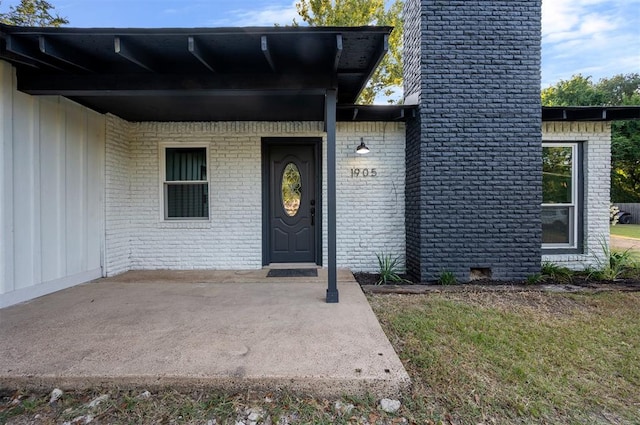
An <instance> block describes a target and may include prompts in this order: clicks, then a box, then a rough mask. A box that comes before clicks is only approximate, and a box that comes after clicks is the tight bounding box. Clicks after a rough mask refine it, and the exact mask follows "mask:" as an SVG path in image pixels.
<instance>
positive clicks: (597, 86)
mask: <svg viewBox="0 0 640 425" xmlns="http://www.w3.org/2000/svg"><path fill="white" fill-rule="evenodd" d="M542 104H543V105H544V106H618V105H640V74H637V73H634V74H626V75H623V74H620V75H616V76H614V77H612V78H603V79H601V80H600V81H598V82H597V83H593V82H592V81H591V77H583V76H582V75H579V74H578V75H574V76H573V77H572V78H571V79H570V80H568V81H564V80H562V81H560V82H559V83H557V84H556V85H555V86H552V87H548V88H546V89H544V90H543V91H542ZM611 200H612V201H613V202H640V121H631V120H630V121H614V122H613V123H612V124H611Z"/></svg>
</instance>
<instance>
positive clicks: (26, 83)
mask: <svg viewBox="0 0 640 425" xmlns="http://www.w3.org/2000/svg"><path fill="white" fill-rule="evenodd" d="M285 83H286V84H285ZM330 86H331V76H330V75H326V74H214V75H211V74H208V75H173V74H48V75H42V74H40V73H37V72H23V73H21V74H20V76H19V78H18V89H19V90H21V91H23V92H25V93H29V94H33V95H55V94H57V95H62V96H98V95H101V96H117V95H119V94H122V95H139V94H140V93H147V94H150V93H152V92H154V91H155V92H163V93H167V92H169V93H170V92H174V91H175V92H184V93H192V95H196V93H201V94H203V95H205V94H210V93H215V92H220V93H224V92H227V93H231V92H233V91H235V92H241V91H253V92H258V91H265V92H268V91H278V90H282V91H283V92H284V91H285V90H284V89H287V90H289V91H294V92H315V91H318V92H321V93H324V92H322V90H326V88H327V87H330Z"/></svg>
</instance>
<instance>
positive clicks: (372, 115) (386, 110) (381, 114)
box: [336, 105, 418, 122]
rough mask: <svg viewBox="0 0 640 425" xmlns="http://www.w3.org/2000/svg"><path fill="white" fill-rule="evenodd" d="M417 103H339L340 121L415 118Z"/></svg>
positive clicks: (404, 119)
mask: <svg viewBox="0 0 640 425" xmlns="http://www.w3.org/2000/svg"><path fill="white" fill-rule="evenodd" d="M417 110H418V109H417V106H415V105H339V106H338V108H337V112H336V113H337V116H338V117H337V118H338V121H342V122H348V121H386V122H389V121H407V120H408V119H409V118H414V117H415V115H416V111H417Z"/></svg>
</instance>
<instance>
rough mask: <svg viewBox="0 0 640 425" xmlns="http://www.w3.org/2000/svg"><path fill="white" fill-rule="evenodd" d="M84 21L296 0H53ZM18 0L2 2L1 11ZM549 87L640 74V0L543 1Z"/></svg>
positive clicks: (163, 17) (228, 13)
mask: <svg viewBox="0 0 640 425" xmlns="http://www.w3.org/2000/svg"><path fill="white" fill-rule="evenodd" d="M49 1H50V2H51V3H52V4H54V5H55V7H56V11H57V12H58V13H59V14H60V15H62V16H65V17H67V18H68V19H69V22H70V26H77V27H211V26H262V25H266V26H271V25H273V24H275V23H279V24H289V23H291V21H292V20H293V18H295V17H297V13H296V10H295V1H293V0H49ZM17 2H18V0H3V1H2V5H1V6H0V10H2V11H6V10H7V8H8V6H9V5H11V4H16V3H17ZM542 15H543V16H542V31H543V41H542V87H548V86H549V85H552V84H555V83H556V82H558V81H559V80H560V79H565V80H566V79H569V78H571V76H572V75H573V74H577V73H581V74H582V75H584V76H592V77H593V80H594V81H597V80H599V79H600V78H603V77H610V76H613V75H616V74H621V73H624V74H627V73H631V72H639V73H640V0H543V6H542Z"/></svg>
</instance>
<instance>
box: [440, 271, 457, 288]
mask: <svg viewBox="0 0 640 425" xmlns="http://www.w3.org/2000/svg"><path fill="white" fill-rule="evenodd" d="M438 283H439V284H440V285H455V284H456V283H458V280H457V279H456V275H455V274H453V272H450V271H446V270H443V271H442V272H440V276H439V277H438Z"/></svg>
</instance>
